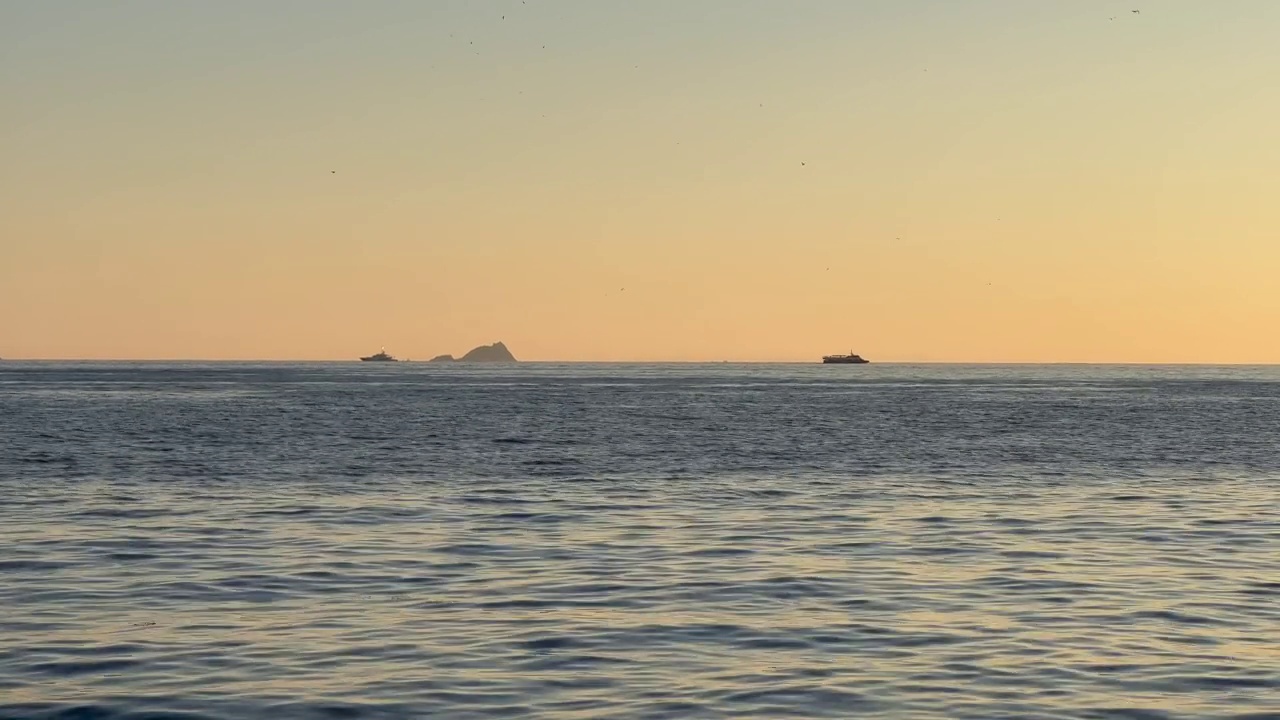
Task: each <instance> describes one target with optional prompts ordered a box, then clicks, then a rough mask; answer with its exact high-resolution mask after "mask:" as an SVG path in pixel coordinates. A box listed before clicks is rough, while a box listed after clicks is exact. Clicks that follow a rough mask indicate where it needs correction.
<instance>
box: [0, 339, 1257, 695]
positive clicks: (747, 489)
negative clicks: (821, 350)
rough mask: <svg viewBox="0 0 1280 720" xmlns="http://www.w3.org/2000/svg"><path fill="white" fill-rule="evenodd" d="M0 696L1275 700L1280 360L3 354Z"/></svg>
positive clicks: (0, 388)
mask: <svg viewBox="0 0 1280 720" xmlns="http://www.w3.org/2000/svg"><path fill="white" fill-rule="evenodd" d="M0 717H2V718H84V719H89V718H92V719H95V720H106V719H110V718H138V719H141V718H149V719H152V720H158V719H159V718H171V717H172V718H179V717H180V718H188V719H192V720H194V719H196V718H246V719H254V718H263V719H271V720H275V719H281V720H288V719H289V718H333V719H345V718H414V717H420V718H526V717H528V718H744V717H767V718H826V717H830V718H855V717H859V718H860V717H869V718H909V719H915V718H922V719H927V718H948V719H951V718H975V719H987V718H1144V719H1154V718H1237V719H1241V718H1280V368H1244V367H1234V368H1225V367H1224V368H1211V367H1195V368H1190V367H1088V366H1062V367H1053V366H1048V367H1046V366H1012V367H997V366H971V367H966V366H905V365H878V364H873V365H868V366H826V367H824V366H821V365H729V364H725V365H667V366H661V365H543V364H521V365H517V366H511V367H481V366H461V365H457V366H443V367H442V366H428V365H425V364H396V365H391V364H379V365H374V364H369V363H364V364H361V363H349V364H340V363H334V364H256V365H251V364H168V365H165V364H128V363H116V364H53V363H15V362H5V363H0Z"/></svg>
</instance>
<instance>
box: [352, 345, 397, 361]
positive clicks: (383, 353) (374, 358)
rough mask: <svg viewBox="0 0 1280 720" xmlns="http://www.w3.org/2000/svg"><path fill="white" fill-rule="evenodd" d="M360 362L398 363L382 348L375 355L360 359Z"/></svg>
mask: <svg viewBox="0 0 1280 720" xmlns="http://www.w3.org/2000/svg"><path fill="white" fill-rule="evenodd" d="M360 360H361V361H362V362H399V361H398V360H396V359H395V358H393V357H391V356H390V355H388V354H387V349H386V348H382V349H381V350H379V351H378V354H377V355H369V356H367V357H362V358H360Z"/></svg>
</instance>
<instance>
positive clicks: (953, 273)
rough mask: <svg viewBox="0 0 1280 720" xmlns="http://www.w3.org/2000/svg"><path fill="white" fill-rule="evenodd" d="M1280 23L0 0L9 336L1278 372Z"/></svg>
mask: <svg viewBox="0 0 1280 720" xmlns="http://www.w3.org/2000/svg"><path fill="white" fill-rule="evenodd" d="M1134 8H1138V9H1141V13H1137V14H1135V13H1132V12H1131V10H1132V9H1134ZM503 16H505V18H504V17H503ZM1113 18H1114V19H1113ZM1277 38H1280V3H1278V2H1275V1H1274V0H1220V1H1214V2H1206V1H1205V0H1159V1H1156V0H1129V1H1128V2H1124V3H1119V2H1110V1H1106V0H1069V1H1068V0H1061V1H1056V2H1050V1H1045V2H1028V1H1027V0H966V1H965V2H956V1H954V0H863V1H855V0H770V1H765V0H644V2H637V1H634V0H625V1H624V0H573V1H570V0H526V1H525V2H521V1H520V0H493V1H491V2H486V1H483V0H455V1H450V2H444V1H439V0H437V1H428V0H383V1H375V0H369V1H363V2H354V1H350V2H333V1H330V0H272V2H261V1H260V0H219V1H218V2H169V1H167V0H165V1H160V0H146V1H144V0H117V1H115V2H103V1H101V0H62V1H60V2H48V1H46V0H30V1H28V0H6V1H5V2H3V3H0V104H2V110H3V112H0V198H3V200H0V356H3V357H6V358H10V357H12V358H17V357H31V358H70V357H82V358H206V359H221V358H227V359H231V358H244V359H277V358H278V359H294V358H296V359H345V358H353V357H355V356H357V355H361V354H366V353H368V352H371V351H374V350H377V349H378V348H379V347H380V346H384V345H385V346H386V348H387V350H388V351H390V352H392V353H394V354H397V355H399V356H401V357H410V358H414V359H425V358H427V357H430V356H432V355H435V354H438V353H453V354H461V353H462V352H465V351H466V350H468V349H469V348H471V347H472V346H475V345H478V344H481V343H489V342H493V341H494V340H499V339H500V340H503V341H505V342H506V343H507V345H508V346H510V347H511V349H512V351H513V352H515V353H516V354H517V356H519V357H520V358H521V359H531V360H722V359H726V360H804V361H813V360H815V359H816V358H817V356H819V355H822V354H824V353H830V352H840V351H846V350H849V349H850V348H852V349H853V350H854V351H855V352H859V353H862V354H864V355H866V356H868V357H870V358H872V359H873V360H886V361H888V360H901V361H997V362H999V361H1016V362H1020V361H1030V362H1040V361H1044V362H1055V361H1084V362H1090V361H1097V362H1259V363H1261V362H1273V363H1274V362H1280V329H1278V328H1280V44H1278V43H1277ZM623 288H625V290H623Z"/></svg>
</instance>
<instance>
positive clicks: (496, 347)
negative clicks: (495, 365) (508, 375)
mask: <svg viewBox="0 0 1280 720" xmlns="http://www.w3.org/2000/svg"><path fill="white" fill-rule="evenodd" d="M429 362H434V363H438V362H516V357H515V356H514V355H512V354H511V351H510V350H508V349H507V346H506V345H503V344H502V343H500V342H496V343H494V344H492V345H481V346H480V347H478V348H476V349H474V350H472V351H471V352H469V353H467V354H466V355H463V356H462V357H460V358H455V357H454V356H452V355H437V356H435V357H433V358H431V360H430V361H429Z"/></svg>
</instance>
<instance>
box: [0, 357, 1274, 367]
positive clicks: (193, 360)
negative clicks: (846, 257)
mask: <svg viewBox="0 0 1280 720" xmlns="http://www.w3.org/2000/svg"><path fill="white" fill-rule="evenodd" d="M24 362H26V363H58V362H65V363H157V364H159V363H227V364H231V363H242V364H243V363H280V364H286V363H326V364H335V365H336V364H348V363H361V362H362V361H361V360H360V359H359V358H356V359H350V360H347V359H332V358H329V359H323V358H322V359H315V358H313V359H307V358H122V357H113V358H92V357H88V358H85V357H43V358H23V357H0V365H3V364H4V363H24ZM822 364H824V363H822V362H821V361H820V360H517V361H515V362H485V361H480V362H457V361H455V362H453V363H433V362H431V361H430V360H412V359H406V360H397V361H396V362H394V363H376V365H377V366H379V367H382V366H386V365H448V366H453V365H467V366H472V365H480V366H495V365H496V366H510V365H822ZM869 364H870V365H1112V366H1130V367H1161V366H1165V367H1195V366H1201V367H1225V366H1233V367H1275V366H1280V361H1271V362H1266V361H1262V362H1239V361H1234V362H1233V361H1225V362H1205V361H1111V360H873V361H871V362H870V363H869Z"/></svg>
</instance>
